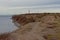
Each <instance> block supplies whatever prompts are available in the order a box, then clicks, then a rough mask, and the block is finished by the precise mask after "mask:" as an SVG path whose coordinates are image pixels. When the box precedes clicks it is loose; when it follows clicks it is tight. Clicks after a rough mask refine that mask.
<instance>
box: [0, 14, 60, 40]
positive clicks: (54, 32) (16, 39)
mask: <svg viewBox="0 0 60 40" xmlns="http://www.w3.org/2000/svg"><path fill="white" fill-rule="evenodd" d="M12 20H13V23H14V24H15V25H16V26H18V28H19V29H18V30H16V31H14V32H12V33H9V35H8V34H6V35H2V37H4V38H5V37H6V38H7V39H9V40H60V14H59V13H31V14H21V15H13V16H12ZM7 35H8V36H7ZM0 38H1V37H0ZM7 39H5V40H7ZM2 40H4V39H3V38H2Z"/></svg>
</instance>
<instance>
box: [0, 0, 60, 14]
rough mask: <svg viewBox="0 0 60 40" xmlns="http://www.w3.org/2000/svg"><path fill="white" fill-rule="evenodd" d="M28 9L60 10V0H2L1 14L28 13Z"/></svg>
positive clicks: (33, 10) (40, 10)
mask: <svg viewBox="0 0 60 40" xmlns="http://www.w3.org/2000/svg"><path fill="white" fill-rule="evenodd" d="M56 9H57V10H56ZM28 10H31V12H54V11H55V12H59V11H60V0H0V13H1V14H0V15H3V14H4V15H5V14H6V15H11V14H19V13H26V12H28ZM38 10H39V11H38Z"/></svg>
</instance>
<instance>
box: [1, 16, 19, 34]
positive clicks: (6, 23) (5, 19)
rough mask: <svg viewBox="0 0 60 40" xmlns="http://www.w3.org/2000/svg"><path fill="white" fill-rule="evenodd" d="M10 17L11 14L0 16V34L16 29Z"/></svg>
mask: <svg viewBox="0 0 60 40" xmlns="http://www.w3.org/2000/svg"><path fill="white" fill-rule="evenodd" d="M11 17H12V15H1V16H0V34H3V33H9V32H13V31H15V30H17V29H18V28H17V27H16V26H15V25H14V23H13V22H12V19H11Z"/></svg>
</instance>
